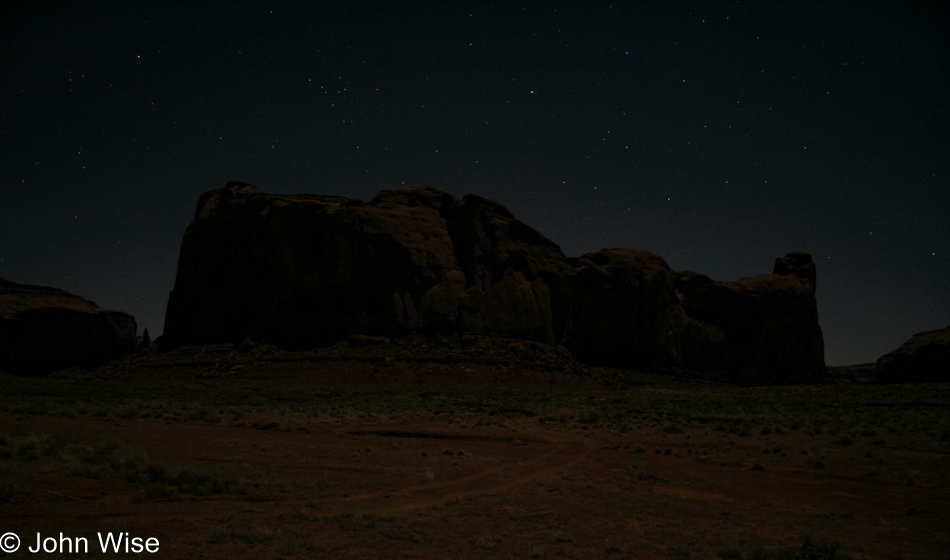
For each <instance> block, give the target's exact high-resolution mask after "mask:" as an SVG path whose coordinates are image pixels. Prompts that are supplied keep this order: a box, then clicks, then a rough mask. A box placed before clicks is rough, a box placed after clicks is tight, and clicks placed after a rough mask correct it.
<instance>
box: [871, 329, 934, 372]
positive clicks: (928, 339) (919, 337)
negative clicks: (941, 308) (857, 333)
mask: <svg viewBox="0 0 950 560" xmlns="http://www.w3.org/2000/svg"><path fill="white" fill-rule="evenodd" d="M876 373H877V381H878V382H880V383H932V382H938V381H950V327H947V328H944V329H938V330H934V331H924V332H919V333H917V334H915V335H914V336H912V337H911V338H910V340H908V341H907V342H905V343H904V344H902V345H901V346H900V348H898V349H897V350H894V351H893V352H890V353H888V354H885V355H884V356H881V357H880V358H879V359H878V360H877V367H876Z"/></svg>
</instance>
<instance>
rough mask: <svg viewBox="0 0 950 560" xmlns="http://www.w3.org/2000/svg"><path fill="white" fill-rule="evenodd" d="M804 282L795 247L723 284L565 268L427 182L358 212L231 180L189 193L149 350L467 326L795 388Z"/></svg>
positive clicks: (808, 372)
mask: <svg viewBox="0 0 950 560" xmlns="http://www.w3.org/2000/svg"><path fill="white" fill-rule="evenodd" d="M814 286H815V275H814V265H813V264H812V262H811V258H810V257H809V256H808V255H805V254H791V255H788V256H787V257H785V258H783V259H779V262H777V263H776V269H775V272H774V273H773V274H772V275H768V276H760V277H756V278H753V279H743V280H740V281H738V282H732V283H730V282H713V281H712V280H710V279H708V278H706V277H704V276H701V275H698V274H695V273H686V272H674V271H671V270H670V268H669V266H668V265H667V264H666V263H665V262H664V261H663V259H661V258H660V257H658V256H657V255H654V254H652V253H649V252H646V251H639V250H634V249H605V250H601V251H597V252H594V253H590V254H587V255H584V256H582V257H577V258H567V257H565V255H564V254H563V253H562V252H561V250H560V248H559V247H558V246H557V245H556V244H555V243H553V242H552V241H550V240H548V239H547V238H545V237H544V236H543V235H541V234H540V233H538V232H537V231H535V230H533V229H532V228H530V227H528V226H527V225H525V224H523V223H522V222H520V221H519V220H517V219H516V218H515V217H514V216H513V215H512V214H511V213H510V212H509V211H508V210H507V209H506V208H505V207H504V206H502V205H500V204H498V203H497V202H493V201H491V200H487V199H484V198H481V197H478V196H473V195H469V196H466V197H465V198H463V199H461V200H459V199H456V198H454V197H452V196H451V195H449V194H446V193H443V192H441V191H438V190H436V189H433V188H431V187H426V186H412V187H406V188H403V189H399V190H397V191H383V192H381V193H379V194H378V195H377V196H376V197H375V198H374V199H373V200H371V201H370V202H367V203H363V202H361V201H357V200H350V199H346V198H342V197H333V196H316V195H271V194H265V193H263V192H261V191H260V190H259V189H257V188H256V187H254V186H251V185H247V184H244V183H236V182H233V183H229V184H228V185H227V186H226V187H225V188H223V189H217V190H214V191H210V192H208V193H206V194H204V195H203V196H202V197H201V199H200V200H199V203H198V209H197V212H196V214H195V217H194V219H193V220H192V222H191V224H190V225H189V227H188V230H187V231H186V232H185V238H184V241H183V243H182V249H181V255H180V258H179V263H178V275H177V278H176V281H175V287H174V290H173V291H172V292H171V294H170V296H169V302H168V308H167V310H166V319H165V333H164V335H163V336H162V337H161V338H160V339H159V340H160V341H161V343H162V347H163V348H166V349H167V348H174V347H177V346H181V345H186V344H213V343H220V342H240V341H242V340H244V339H246V338H250V339H252V340H260V341H266V342H270V343H273V344H277V345H280V346H284V347H287V348H307V347H314V346H317V345H320V344H321V343H323V342H328V341H330V340H340V339H343V338H346V337H348V336H350V335H354V334H358V335H366V336H371V337H373V336H382V337H399V336H404V335H407V334H411V333H419V334H430V335H442V336H459V337H461V336H463V335H467V334H477V335H484V336H497V337H503V338H514V339H524V340H533V341H537V342H541V343H545V344H549V345H553V346H564V347H566V348H567V349H569V350H570V351H571V352H572V353H574V354H575V355H576V356H578V357H580V358H581V359H583V360H585V361H588V362H592V363H599V364H609V365H621V366H628V367H636V368H640V369H645V370H653V371H682V370H687V371H696V372H703V373H705V372H713V373H716V374H719V375H725V376H727V377H730V378H737V379H738V378H741V379H747V380H751V381H753V382H781V381H803V380H808V379H811V378H813V377H814V372H815V371H824V359H823V352H822V339H821V331H820V329H819V328H818V323H817V310H816V307H815V299H814ZM743 352H746V353H751V357H750V356H746V355H744V354H743Z"/></svg>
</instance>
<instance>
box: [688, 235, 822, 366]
mask: <svg viewBox="0 0 950 560" xmlns="http://www.w3.org/2000/svg"><path fill="white" fill-rule="evenodd" d="M676 276H677V277H676V289H677V291H678V292H679V294H680V299H681V301H682V307H683V311H684V312H685V314H686V316H687V317H688V320H687V323H686V329H685V331H684V332H683V336H682V338H681V340H680V344H681V348H682V352H683V356H684V367H685V368H686V369H687V370H690V371H697V372H708V373H718V374H721V375H723V376H725V377H727V378H729V379H731V380H733V381H736V382H740V383H779V382H785V383H788V382H792V383H803V382H814V381H818V380H820V379H822V378H823V377H825V376H826V375H827V370H826V368H825V361H824V353H825V350H824V338H823V336H822V333H821V327H819V325H818V306H817V303H816V300H815V266H814V264H813V263H812V259H811V256H810V255H808V254H806V253H790V254H788V255H786V256H785V257H783V258H780V259H777V260H776V263H775V268H774V272H773V273H772V274H767V275H760V276H755V277H752V278H742V279H740V280H737V281H734V282H716V281H714V280H711V279H710V278H709V277H707V276H703V275H702V274H698V273H695V272H685V271H683V272H677V273H676Z"/></svg>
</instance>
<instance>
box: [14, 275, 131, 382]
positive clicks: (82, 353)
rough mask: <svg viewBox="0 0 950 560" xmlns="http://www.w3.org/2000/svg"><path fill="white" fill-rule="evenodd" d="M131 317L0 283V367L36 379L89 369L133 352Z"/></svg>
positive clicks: (54, 292)
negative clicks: (72, 370) (76, 369)
mask: <svg viewBox="0 0 950 560" xmlns="http://www.w3.org/2000/svg"><path fill="white" fill-rule="evenodd" d="M135 330H136V325H135V318H134V317H132V316H131V315H128V314H127V313H123V312H121V311H115V310H112V309H103V308H101V307H99V306H97V305H96V304H95V303H93V302H91V301H88V300H85V299H83V298H81V297H79V296H77V295H73V294H71V293H69V292H66V291H64V290H58V289H56V288H47V287H44V286H29V285H26V284H17V283H15V282H10V281H8V280H4V279H2V278H0V368H2V369H5V370H7V371H9V372H10V373H16V374H22V375H41V374H45V373H49V372H52V371H57V370H60V369H65V368H69V367H75V366H78V367H83V368H93V367H96V366H99V365H102V364H105V363H108V362H110V361H112V360H114V359H116V358H121V357H122V356H125V355H127V354H129V353H130V352H131V351H132V350H133V349H134V348H135V342H136V337H135Z"/></svg>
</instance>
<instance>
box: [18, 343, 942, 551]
mask: <svg viewBox="0 0 950 560" xmlns="http://www.w3.org/2000/svg"><path fill="white" fill-rule="evenodd" d="M490 354H491V352H488V353H487V354H483V355H482V356H481V358H480V359H468V358H466V359H458V357H457V356H456V357H455V358H453V357H452V355H451V354H444V353H443V354H441V355H439V356H437V357H432V356H429V355H427V354H425V353H423V354H419V353H418V352H416V353H412V352H406V351H400V350H399V349H398V348H394V347H392V346H391V345H390V346H386V345H383V346H382V347H379V348H375V347H369V349H368V350H353V351H352V352H350V351H347V350H346V348H343V349H342V350H341V349H337V350H333V349H329V350H322V351H310V352H296V353H294V352H284V351H278V350H276V349H273V348H268V347H266V346H262V345H258V346H255V347H253V348H243V349H235V347H234V346H231V345H221V346H213V347H200V348H199V347H191V348H181V349H178V350H175V351H172V352H168V353H165V354H158V353H156V352H154V351H152V352H142V353H139V354H138V355H136V356H135V357H133V358H131V359H127V360H125V361H123V362H119V363H115V364H113V365H111V366H107V367H103V368H99V369H97V370H94V371H82V370H78V369H77V370H70V371H65V372H60V373H57V374H53V375H50V376H46V377H41V378H28V377H14V376H10V375H5V374H4V375H0V388H2V391H0V532H2V533H6V532H13V533H16V534H17V535H19V536H20V538H21V539H22V541H23V546H22V547H21V549H20V550H19V551H18V552H16V553H14V554H10V555H7V556H8V557H9V558H73V557H82V558H112V557H115V556H116V554H114V553H113V552H112V551H110V552H109V553H102V552H101V551H100V550H99V544H98V541H97V540H96V539H97V533H106V532H113V533H115V534H118V533H121V532H124V533H128V534H129V536H130V537H140V538H142V539H143V540H144V539H145V538H155V539H157V540H158V541H159V542H160V547H159V550H158V552H155V553H153V554H142V555H143V556H152V557H157V558H229V559H233V560H238V559H251V558H253V559H269V558H451V559H465V558H609V559H623V558H631V559H634V558H636V559H652V558H664V559H665V558H672V559H692V558H695V559H699V558H713V559H719V558H722V559H737V560H745V559H782V558H789V559H791V558H815V559H817V558H853V559H882V558H886V559H911V558H915V559H916V558H920V559H934V560H937V559H941V560H942V559H945V558H948V557H950V414H948V409H950V386H948V385H946V384H943V385H941V384H922V385H888V386H883V385H873V384H865V383H844V382H840V383H828V384H822V385H805V386H778V387H738V386H733V385H727V384H724V383H719V382H716V381H715V380H712V379H693V378H687V377H669V376H662V375H655V374H644V373H637V372H631V371H624V370H608V369H597V368H587V369H584V370H582V371H581V370H571V369H563V368H556V367H550V366H549V365H547V366H546V365H545V364H543V363H541V362H538V361H531V360H521V361H513V360H512V359H511V357H510V355H508V354H501V355H498V356H495V359H487V358H486V355H490ZM489 357H490V356H489ZM38 532H39V533H41V535H42V537H43V538H45V537H48V536H54V537H57V539H58V537H59V534H60V533H63V534H64V535H65V536H67V537H72V538H75V537H85V538H87V539H88V543H89V553H88V554H85V553H84V554H80V555H76V554H69V553H68V552H61V551H59V550H57V551H54V552H51V553H46V552H42V551H41V552H39V553H37V554H31V553H29V552H28V550H27V547H28V546H35V542H36V533H38Z"/></svg>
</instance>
